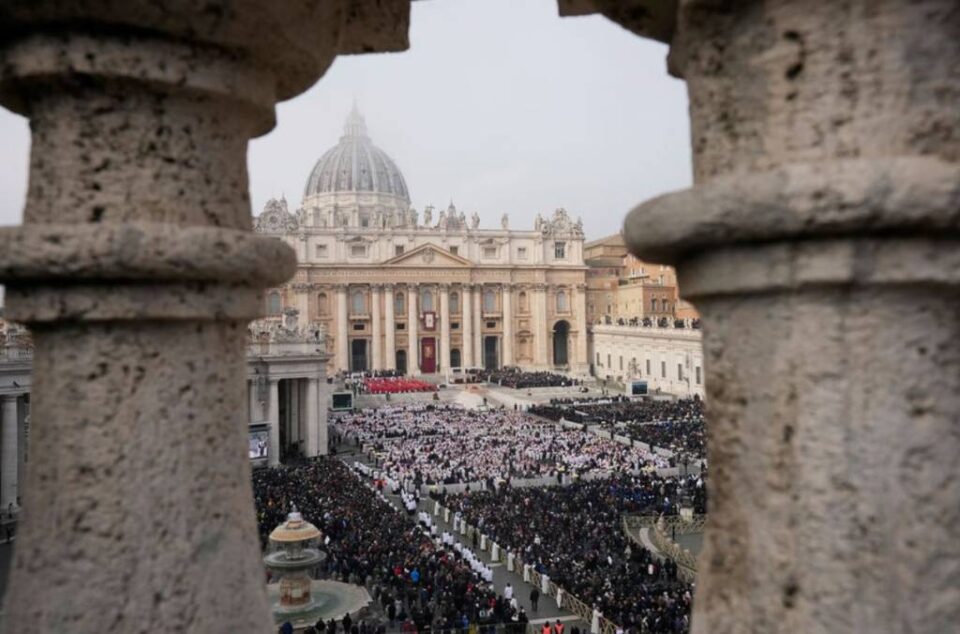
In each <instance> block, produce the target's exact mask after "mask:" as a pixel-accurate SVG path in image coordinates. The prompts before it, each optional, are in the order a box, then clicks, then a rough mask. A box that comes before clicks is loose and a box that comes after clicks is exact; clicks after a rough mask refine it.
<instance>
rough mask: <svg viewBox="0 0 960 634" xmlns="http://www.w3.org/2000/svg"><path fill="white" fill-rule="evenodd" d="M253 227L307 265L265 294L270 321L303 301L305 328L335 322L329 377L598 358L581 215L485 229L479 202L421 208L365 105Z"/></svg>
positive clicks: (563, 365)
mask: <svg viewBox="0 0 960 634" xmlns="http://www.w3.org/2000/svg"><path fill="white" fill-rule="evenodd" d="M254 226H255V229H256V231H258V232H260V233H265V234H270V235H275V236H277V237H279V238H281V239H283V240H285V241H286V242H287V243H288V244H289V245H291V246H292V247H293V248H294V249H295V250H296V251H297V257H298V261H299V270H298V271H297V274H296V276H295V277H294V278H293V279H292V280H291V281H290V282H288V283H287V284H285V285H284V286H282V287H280V288H276V289H272V290H269V291H268V292H267V294H266V312H267V319H268V320H271V319H272V320H281V319H283V318H284V312H285V311H288V310H290V309H293V310H295V311H296V315H297V320H298V323H299V326H300V327H301V328H306V327H309V325H310V324H318V325H319V326H321V327H322V328H324V329H325V331H326V333H327V346H328V347H327V351H328V353H329V355H330V361H329V365H328V370H329V371H330V372H331V373H332V372H338V371H361V370H398V371H400V372H402V373H406V374H420V373H427V374H430V373H443V372H446V371H447V370H448V369H450V368H455V367H485V368H497V367H501V366H508V365H509V366H513V365H516V366H521V367H524V368H529V369H556V370H564V371H570V372H573V373H577V374H584V373H586V372H587V370H588V368H589V361H588V358H587V336H588V333H587V328H586V326H587V313H586V305H587V302H586V280H585V274H586V266H585V265H584V262H583V226H582V224H581V222H580V221H579V220H578V221H576V222H574V221H572V219H571V218H570V216H569V215H568V213H567V212H566V211H565V210H563V209H558V210H556V211H555V212H554V213H553V215H552V216H550V217H549V218H543V217H542V216H540V215H538V216H537V219H536V221H535V223H534V227H533V229H532V230H514V229H510V228H509V219H508V217H507V215H506V214H504V215H503V216H502V218H501V219H500V226H499V227H498V228H494V229H481V228H480V217H479V215H478V214H477V213H476V212H474V213H473V214H471V215H470V216H469V217H467V215H466V214H465V213H464V212H462V211H459V210H458V209H457V208H456V207H455V206H454V204H453V203H452V202H451V203H450V205H449V206H448V207H447V208H446V209H441V210H440V211H439V212H437V210H436V209H434V208H433V207H426V208H425V209H424V210H423V212H422V215H421V214H420V212H418V211H417V210H415V209H413V208H412V207H411V206H410V196H409V193H408V190H407V186H406V182H405V181H404V178H403V175H402V174H401V172H400V170H399V169H398V168H397V166H396V164H395V163H394V162H393V161H392V160H391V159H390V157H389V156H387V154H386V153H384V152H383V151H382V150H380V149H379V148H377V147H376V146H375V145H374V144H373V142H372V141H371V140H370V137H369V136H368V135H367V131H366V126H365V124H364V121H363V118H362V117H361V116H360V114H359V113H358V112H357V110H356V108H354V110H353V111H352V112H351V113H350V115H349V117H348V118H347V122H346V125H345V126H344V134H343V136H342V137H341V139H340V142H339V143H338V144H337V145H335V146H334V147H333V148H331V149H330V150H328V151H327V152H326V153H324V154H323V156H321V158H320V160H319V161H317V164H316V165H315V166H314V168H313V171H312V172H311V174H310V177H309V178H308V180H307V185H306V189H305V191H304V195H303V201H302V204H301V206H300V207H299V208H298V209H297V210H296V211H295V212H291V211H290V210H289V208H288V205H287V201H286V200H285V199H280V200H271V201H269V202H268V203H267V205H266V206H265V208H264V210H263V212H262V213H261V214H260V216H259V217H257V218H256V219H255V223H254Z"/></svg>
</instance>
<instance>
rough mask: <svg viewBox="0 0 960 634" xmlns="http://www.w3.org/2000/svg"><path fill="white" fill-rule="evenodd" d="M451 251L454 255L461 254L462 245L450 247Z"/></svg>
mask: <svg viewBox="0 0 960 634" xmlns="http://www.w3.org/2000/svg"><path fill="white" fill-rule="evenodd" d="M450 253H452V254H453V255H460V247H450Z"/></svg>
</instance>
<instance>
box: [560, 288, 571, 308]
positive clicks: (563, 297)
mask: <svg viewBox="0 0 960 634" xmlns="http://www.w3.org/2000/svg"><path fill="white" fill-rule="evenodd" d="M569 310H570V299H569V297H568V296H567V291H557V312H558V313H565V312H567V311H569Z"/></svg>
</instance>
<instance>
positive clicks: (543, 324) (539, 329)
mask: <svg viewBox="0 0 960 634" xmlns="http://www.w3.org/2000/svg"><path fill="white" fill-rule="evenodd" d="M533 312H534V314H533V322H534V324H536V330H535V331H534V333H533V346H534V349H533V364H534V366H536V367H537V368H538V369H541V370H544V369H547V368H548V367H549V361H548V355H547V343H548V342H549V341H550V337H551V336H552V335H553V333H551V332H549V331H548V330H547V285H546V284H534V285H533Z"/></svg>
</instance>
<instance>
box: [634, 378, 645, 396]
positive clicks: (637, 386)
mask: <svg viewBox="0 0 960 634" xmlns="http://www.w3.org/2000/svg"><path fill="white" fill-rule="evenodd" d="M646 393H647V382H646V381H633V382H632V383H630V396H643V395H644V394H646Z"/></svg>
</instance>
